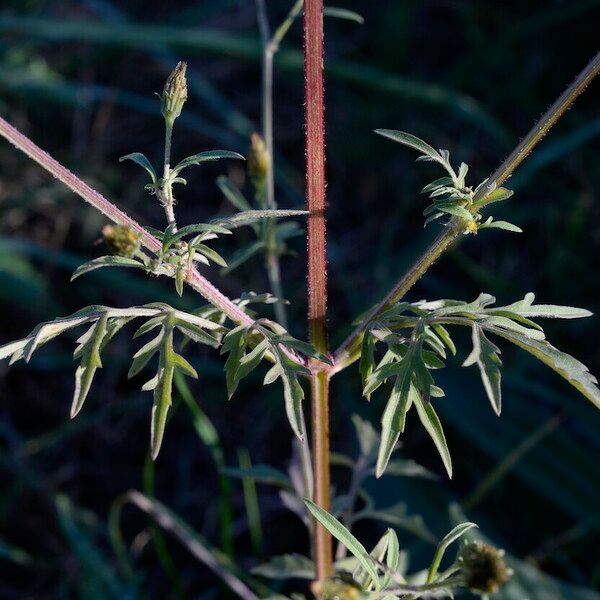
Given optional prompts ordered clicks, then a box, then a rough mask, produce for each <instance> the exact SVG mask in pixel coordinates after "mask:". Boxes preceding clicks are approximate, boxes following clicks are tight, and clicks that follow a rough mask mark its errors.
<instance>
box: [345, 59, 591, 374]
mask: <svg viewBox="0 0 600 600" xmlns="http://www.w3.org/2000/svg"><path fill="white" fill-rule="evenodd" d="M598 73H600V52H598V54H596V56H594V58H593V59H592V60H591V61H590V63H589V64H588V65H587V66H586V67H585V69H583V71H581V73H580V74H579V75H578V76H577V77H576V78H575V80H574V81H573V82H572V83H571V85H569V87H568V88H567V89H566V90H565V91H564V92H563V93H562V94H561V96H560V97H559V98H558V100H556V102H554V104H552V106H551V107H550V108H549V109H548V110H547V111H546V113H545V114H544V116H543V117H542V118H541V119H540V120H539V122H538V123H536V125H535V126H534V127H533V128H532V129H531V130H530V131H529V133H528V134H527V135H526V136H525V137H524V138H523V140H522V141H521V142H520V143H519V144H518V145H517V147H516V148H515V149H514V150H513V151H512V152H511V154H510V155H509V156H508V158H506V160H504V161H503V162H502V164H501V165H500V166H499V167H498V168H497V169H496V170H495V171H494V172H493V173H492V175H491V176H490V177H489V179H488V180H487V183H486V185H482V186H481V188H480V190H479V191H478V192H477V194H476V195H475V198H474V200H480V199H481V198H483V197H485V196H486V195H487V194H489V193H490V192H491V191H493V190H494V189H495V188H497V187H498V186H500V185H502V183H504V182H505V181H506V180H507V179H508V178H509V177H510V176H511V175H512V173H513V172H514V171H515V169H516V168H517V167H518V166H519V165H520V164H521V163H522V162H523V160H524V159H525V158H526V157H527V155H528V154H529V153H530V152H531V151H532V150H533V148H534V147H535V146H536V145H537V144H538V143H539V142H540V140H541V139H542V138H543V137H544V136H545V135H546V133H548V131H549V130H550V129H551V128H552V126H553V125H555V124H556V122H557V121H558V119H560V117H561V116H562V115H563V114H564V113H565V112H566V111H567V110H568V109H569V107H570V106H571V105H572V104H573V102H574V101H575V100H576V99H577V97H578V96H579V95H580V94H581V93H582V92H583V91H584V90H585V88H586V87H587V86H588V85H589V84H590V82H591V81H592V80H593V79H594V77H596V75H598ZM463 229H464V226H463V224H462V223H461V219H460V218H457V217H454V218H453V219H452V220H451V221H450V223H449V224H448V226H447V227H446V229H445V230H444V232H443V233H441V234H440V235H439V236H438V237H437V238H436V239H435V240H434V241H433V242H432V244H431V245H430V246H429V248H427V250H425V252H424V253H423V254H422V255H421V256H420V257H419V258H418V259H417V260H416V262H415V263H414V264H413V265H412V266H411V267H410V269H409V270H408V271H407V272H406V274H405V275H404V276H403V277H402V278H401V279H400V280H399V281H398V283H396V285H395V286H394V287H393V288H392V290H391V291H390V292H389V293H388V294H387V295H386V296H385V297H384V298H383V300H381V301H380V302H378V303H377V304H376V305H375V306H374V307H373V308H372V309H371V310H370V311H369V312H368V313H367V315H366V317H365V318H364V319H363V320H362V321H361V323H360V324H359V325H358V326H357V327H356V328H355V329H354V331H352V333H351V334H350V335H349V336H348V337H347V338H346V340H344V342H343V343H342V345H341V346H340V347H339V348H338V350H337V351H336V352H335V354H334V368H333V372H334V373H335V372H338V371H341V370H342V369H344V368H345V367H347V366H348V365H350V364H352V363H353V362H354V361H355V360H357V358H358V356H359V353H360V343H361V339H362V335H363V333H364V332H365V330H366V329H367V328H368V326H369V324H370V323H372V322H373V320H374V319H376V318H377V316H378V315H380V314H381V313H382V312H383V311H384V310H385V309H387V308H389V307H390V306H392V305H393V304H395V303H396V302H398V301H399V300H401V299H402V298H403V296H404V295H405V294H406V293H407V292H408V291H409V290H410V289H411V288H412V287H413V286H414V285H415V283H417V281H418V280H419V279H420V278H421V277H422V276H423V275H424V273H426V271H427V270H428V269H429V267H431V265H433V263H434V262H435V261H436V260H437V259H438V258H439V257H440V256H441V255H442V254H443V253H444V252H445V251H446V250H447V249H448V248H449V247H450V246H451V245H452V242H454V240H455V239H456V238H457V237H458V236H459V235H460V233H461V232H462V231H463Z"/></svg>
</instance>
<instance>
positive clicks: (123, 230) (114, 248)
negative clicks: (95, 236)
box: [102, 225, 141, 257]
mask: <svg viewBox="0 0 600 600" xmlns="http://www.w3.org/2000/svg"><path fill="white" fill-rule="evenodd" d="M102 237H103V238H104V243H105V244H106V245H107V246H108V249H109V250H110V252H111V254H115V255H116V256H125V257H132V256H133V255H134V254H135V253H136V252H137V251H138V250H139V248H140V237H141V235H140V234H139V233H138V232H137V231H134V230H133V229H131V228H130V227H127V226H126V225H105V226H104V227H103V228H102Z"/></svg>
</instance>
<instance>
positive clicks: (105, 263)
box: [71, 256, 146, 281]
mask: <svg viewBox="0 0 600 600" xmlns="http://www.w3.org/2000/svg"><path fill="white" fill-rule="evenodd" d="M103 267H126V268H134V269H144V270H146V265H144V263H142V262H140V261H139V260H136V259H135V258H127V257H125V256H100V257H99V258H95V259H94V260H90V261H88V262H86V263H83V264H82V265H80V266H79V267H77V269H76V270H75V272H74V273H73V275H71V281H74V280H75V279H77V278H78V277H81V276H82V275H85V274H86V273H89V272H90V271H94V270H96V269H101V268H103Z"/></svg>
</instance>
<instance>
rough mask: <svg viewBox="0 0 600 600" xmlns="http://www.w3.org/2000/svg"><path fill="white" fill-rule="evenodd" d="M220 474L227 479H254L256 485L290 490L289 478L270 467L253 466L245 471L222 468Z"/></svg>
mask: <svg viewBox="0 0 600 600" xmlns="http://www.w3.org/2000/svg"><path fill="white" fill-rule="evenodd" d="M221 473H222V474H223V475H226V476H227V477H236V478H238V479H244V478H248V479H254V481H256V482H257V483H262V484H265V485H274V486H277V487H281V488H285V489H291V488H292V483H291V482H290V478H289V477H288V476H287V475H286V474H285V473H282V472H281V471H280V470H279V469H275V468H274V467H271V466H270V465H254V466H252V467H248V468H246V469H234V468H229V467H227V468H224V469H221Z"/></svg>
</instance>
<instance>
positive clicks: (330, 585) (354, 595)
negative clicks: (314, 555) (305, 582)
mask: <svg viewBox="0 0 600 600" xmlns="http://www.w3.org/2000/svg"><path fill="white" fill-rule="evenodd" d="M312 592H313V593H314V594H315V595H318V596H319V598H321V600H361V598H362V597H363V594H362V590H361V588H360V586H359V585H358V583H356V581H354V579H353V578H352V575H350V574H349V573H343V572H342V573H338V574H336V575H334V576H333V577H330V578H329V579H325V581H321V582H317V581H315V582H314V583H313V584H312Z"/></svg>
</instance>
